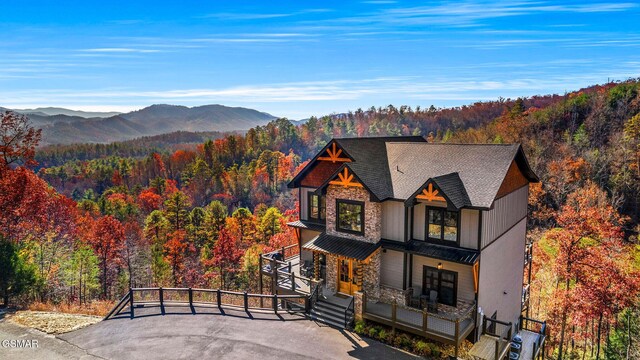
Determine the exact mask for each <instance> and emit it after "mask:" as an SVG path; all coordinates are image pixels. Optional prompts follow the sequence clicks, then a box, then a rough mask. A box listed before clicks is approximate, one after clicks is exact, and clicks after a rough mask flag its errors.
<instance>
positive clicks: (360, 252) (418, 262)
mask: <svg viewBox="0 0 640 360" xmlns="http://www.w3.org/2000/svg"><path fill="white" fill-rule="evenodd" d="M531 182H538V178H537V176H536V175H535V174H534V173H533V171H532V170H531V168H530V167H529V164H528V163H527V159H526V157H525V154H524V152H523V150H522V148H521V146H520V145H517V144H509V145H502V144H499V145H498V144H496V145H494V144H473V145H472V144H433V143H428V142H426V141H425V139H424V138H422V137H371V138H348V139H347V138H345V139H333V140H332V141H330V142H329V143H328V144H327V145H326V146H325V147H324V148H323V149H322V150H320V152H319V153H318V154H317V155H316V156H315V157H314V158H313V159H312V160H311V161H310V162H309V163H308V164H307V165H306V167H304V169H302V170H301V171H300V172H299V173H298V174H297V175H296V176H295V178H294V179H293V180H292V181H291V182H290V184H289V186H290V187H291V188H294V189H297V191H298V196H299V204H300V219H299V220H298V221H295V222H292V223H289V226H291V227H294V228H295V229H296V234H297V247H298V249H297V250H298V252H299V269H307V270H308V271H307V272H306V273H305V274H306V275H308V277H309V278H313V279H321V281H322V283H323V285H322V286H323V292H324V294H325V295H328V296H329V297H332V296H334V295H336V294H337V298H338V299H340V298H346V299H353V300H352V301H351V303H350V304H349V303H347V306H352V307H353V308H354V309H353V313H355V317H357V318H360V317H361V318H365V319H368V320H371V321H377V322H380V323H383V324H387V325H390V326H392V327H393V328H394V329H395V328H398V329H401V330H404V331H409V332H413V333H416V334H420V335H424V336H426V337H429V338H432V339H434V340H438V341H441V342H445V343H451V344H455V345H456V349H457V346H458V345H459V344H460V342H461V341H462V340H464V339H465V338H468V339H469V340H471V341H473V342H476V341H478V340H480V338H481V337H482V336H483V334H494V333H495V334H498V335H499V334H500V333H504V336H503V337H504V338H505V341H510V340H511V339H510V337H511V333H512V331H517V330H518V326H519V323H520V322H521V318H522V317H521V316H522V310H523V298H524V296H523V285H524V284H523V279H524V272H525V252H526V237H525V235H526V226H527V225H526V224H527V200H528V191H529V184H530V183H531ZM289 271H291V265H289ZM293 276H294V277H295V275H293ZM297 276H299V277H302V278H304V276H303V275H301V274H298V275H297ZM295 281H296V280H295V279H293V280H291V281H290V282H289V283H288V284H294V286H293V287H292V289H295V288H296V286H295ZM277 283H278V282H276V284H277ZM283 287H284V288H288V286H283ZM308 289H309V291H311V285H310V282H309V287H308ZM275 290H276V291H277V290H278V289H277V288H276V289H275ZM334 298H335V297H334ZM532 321H533V320H532ZM499 328H503V330H500V329H499ZM507 328H508V329H507ZM507 333H508V336H509V339H506V336H507V335H506V334H507ZM498 337H499V338H500V336H498ZM503 346H505V347H506V345H504V344H503ZM497 347H498V345H496V348H497ZM496 356H498V355H496Z"/></svg>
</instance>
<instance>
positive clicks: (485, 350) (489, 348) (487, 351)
mask: <svg viewBox="0 0 640 360" xmlns="http://www.w3.org/2000/svg"><path fill="white" fill-rule="evenodd" d="M497 341H498V338H497V337H496V336H491V335H482V336H480V340H478V342H476V343H475V344H473V347H472V348H471V350H470V351H469V356H470V357H471V358H472V359H474V360H495V359H496V345H497V344H498V342H497ZM508 352H509V347H508V346H507V347H505V348H504V349H503V350H502V353H501V354H500V355H498V359H504V357H505V355H507V353H508Z"/></svg>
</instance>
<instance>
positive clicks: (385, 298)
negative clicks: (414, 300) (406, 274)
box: [380, 285, 409, 306]
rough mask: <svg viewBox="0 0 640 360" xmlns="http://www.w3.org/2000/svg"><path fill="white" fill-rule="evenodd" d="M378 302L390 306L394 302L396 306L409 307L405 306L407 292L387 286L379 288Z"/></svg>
mask: <svg viewBox="0 0 640 360" xmlns="http://www.w3.org/2000/svg"><path fill="white" fill-rule="evenodd" d="M380 301H381V302H384V303H387V304H392V303H393V302H394V301H395V302H396V303H397V304H398V305H405V306H406V305H409V304H407V291H406V290H400V289H395V288H392V287H388V286H384V285H382V286H380Z"/></svg>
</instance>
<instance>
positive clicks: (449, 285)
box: [422, 266, 458, 306]
mask: <svg viewBox="0 0 640 360" xmlns="http://www.w3.org/2000/svg"><path fill="white" fill-rule="evenodd" d="M457 289H458V273H456V272H454V271H447V270H438V269H437V268H434V267H431V266H425V267H424V270H423V278H422V292H423V293H424V294H425V295H429V292H430V291H431V290H435V291H437V292H438V302H439V303H441V304H445V305H450V306H456V304H457V302H458V299H457V297H458V293H457Z"/></svg>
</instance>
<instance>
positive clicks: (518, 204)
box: [482, 185, 529, 248]
mask: <svg viewBox="0 0 640 360" xmlns="http://www.w3.org/2000/svg"><path fill="white" fill-rule="evenodd" d="M528 197H529V186H528V185H527V186H523V187H521V188H520V189H518V190H516V191H514V192H512V193H510V194H508V195H505V196H503V197H501V198H500V199H498V200H496V201H495V202H494V204H493V209H491V210H489V211H484V212H483V213H482V248H484V247H485V246H487V245H489V244H491V243H492V242H493V241H494V240H496V239H497V238H498V237H499V236H500V235H502V234H504V233H505V231H507V230H509V228H511V227H512V226H514V225H515V224H517V223H518V222H519V221H520V220H522V219H523V218H524V217H525V216H527V201H528Z"/></svg>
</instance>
